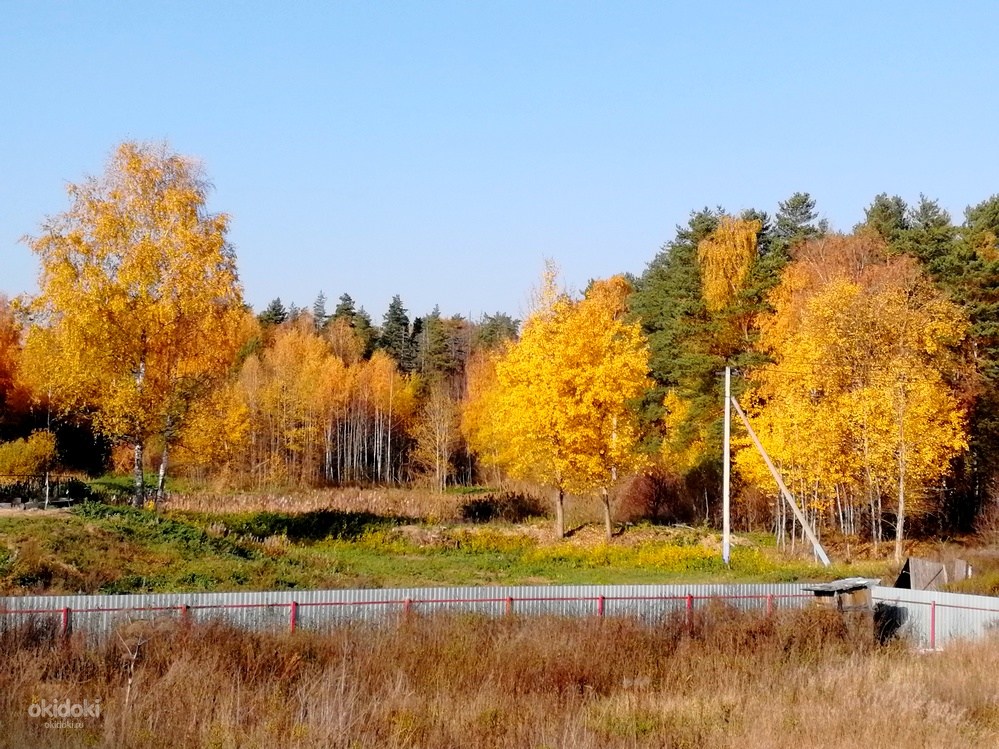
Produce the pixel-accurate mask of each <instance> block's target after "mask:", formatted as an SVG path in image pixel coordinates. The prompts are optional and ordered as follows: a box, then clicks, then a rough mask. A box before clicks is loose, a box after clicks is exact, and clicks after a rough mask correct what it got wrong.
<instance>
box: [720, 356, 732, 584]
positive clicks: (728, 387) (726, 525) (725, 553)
mask: <svg viewBox="0 0 999 749" xmlns="http://www.w3.org/2000/svg"><path fill="white" fill-rule="evenodd" d="M731 438H732V368H731V367H725V446H724V448H723V449H724V454H725V458H724V460H723V461H722V559H723V560H724V562H725V565H726V566H728V562H729V556H730V554H731V547H732V525H731V521H730V518H729V515H730V511H731V507H732V502H731V477H732V466H731V462H732V448H731Z"/></svg>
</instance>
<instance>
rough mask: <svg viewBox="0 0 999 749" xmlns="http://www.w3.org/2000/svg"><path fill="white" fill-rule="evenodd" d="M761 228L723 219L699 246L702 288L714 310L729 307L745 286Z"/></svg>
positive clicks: (753, 224)
mask: <svg viewBox="0 0 999 749" xmlns="http://www.w3.org/2000/svg"><path fill="white" fill-rule="evenodd" d="M761 228H762V225H761V224H760V222H759V221H755V220H754V221H745V220H742V219H736V218H732V217H731V216H722V218H721V220H720V221H719V222H718V228H717V229H715V230H714V231H713V232H712V233H711V234H710V235H709V236H707V237H705V238H704V239H703V240H701V243H700V244H699V245H698V246H697V261H698V263H699V264H700V267H701V289H702V293H703V295H704V301H705V303H706V304H707V307H708V309H709V310H710V311H712V312H717V311H718V310H720V309H723V308H724V307H726V306H727V305H728V304H729V303H730V302H731V301H732V299H734V298H735V295H736V294H738V293H739V291H741V290H742V288H743V287H744V286H745V283H746V279H747V278H748V276H749V269H750V266H751V265H752V262H753V259H754V258H755V257H756V235H757V234H759V232H760V229H761Z"/></svg>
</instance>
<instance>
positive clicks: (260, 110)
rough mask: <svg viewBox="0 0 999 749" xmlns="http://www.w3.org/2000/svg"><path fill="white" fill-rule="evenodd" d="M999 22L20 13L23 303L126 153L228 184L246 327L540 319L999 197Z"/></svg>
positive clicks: (2, 69) (455, 6)
mask: <svg viewBox="0 0 999 749" xmlns="http://www.w3.org/2000/svg"><path fill="white" fill-rule="evenodd" d="M997 27H999V5H997V4H996V3H994V2H965V1H962V2H950V3H944V2H933V3H930V2H914V1H912V0H910V1H908V2H842V1H841V2H823V3H820V2H780V3H778V2H761V1H758V2H738V3H737V2H711V3H708V2H684V3H670V2H666V1H665V0H662V1H660V2H650V3H633V2H622V1H620V0H619V1H616V2H606V3H589V2H573V3H570V2H543V1H540V0H528V1H526V2H498V1H497V2H468V1H465V2H447V3H445V2H419V3H416V2H391V3H389V2H373V1H371V0H369V1H367V2H356V3H355V2H322V3H320V2H316V3H303V2H292V3H286V4H279V3H275V2H268V3H247V2H160V3H157V2H150V1H148V0H142V2H134V1H133V2H120V3H112V2H89V3H85V2H72V3H70V2H61V3H56V2H44V1H41V0H32V1H31V2H11V1H10V0H0V112H2V113H3V115H2V123H0V133H2V135H0V257H2V265H0V269H2V270H0V291H2V292H5V293H6V294H8V295H14V294H18V293H21V292H31V291H32V290H34V288H35V278H36V275H37V266H36V263H35V260H34V257H33V256H32V255H31V253H30V252H29V251H28V249H27V248H26V247H25V246H24V245H23V244H21V243H19V238H20V237H21V236H23V235H25V234H31V233H35V232H37V230H38V226H39V223H40V222H41V221H42V219H43V218H44V217H45V216H46V215H51V214H54V213H57V212H59V211H61V210H63V209H64V208H65V207H66V206H67V202H66V197H65V191H64V190H65V185H66V184H67V183H69V182H74V181H79V180H81V179H82V178H84V177H85V176H86V175H88V174H97V173H99V172H100V171H101V170H102V168H103V166H104V164H105V162H106V159H107V156H108V154H109V153H110V151H111V150H112V149H113V147H114V146H115V145H116V144H117V143H118V142H120V141H122V140H125V139H136V140H152V141H162V140H166V141H168V142H169V144H170V145H171V147H172V148H173V149H174V150H176V151H178V152H181V153H184V154H188V155H191V156H196V157H198V158H199V159H201V160H202V161H203V163H204V166H205V169H206V171H207V173H208V175H209V176H210V178H211V179H212V181H213V182H214V184H215V187H216V189H215V192H214V193H213V195H212V203H211V208H212V209H213V210H218V211H225V212H227V213H229V214H231V216H232V231H231V235H230V238H231V240H232V242H233V244H234V246H235V248H236V252H237V256H238V258H239V268H240V275H241V278H242V282H243V285H244V289H245V294H246V298H247V300H248V301H249V302H250V303H251V304H252V305H253V306H254V307H255V308H256V309H258V310H259V309H261V308H262V307H263V306H264V305H266V304H267V302H268V301H270V300H271V299H273V298H274V297H281V299H282V300H283V301H285V303H289V302H295V303H297V304H299V305H303V306H304V305H309V304H311V303H312V300H313V299H314V298H315V297H316V295H317V294H318V292H319V291H320V290H322V291H324V292H325V293H326V295H327V297H329V299H330V305H329V308H330V309H332V305H333V304H334V303H335V300H336V298H337V297H338V296H339V295H340V294H341V293H343V292H345V291H346V292H348V293H350V294H351V295H352V296H353V297H354V299H355V300H356V301H357V302H358V303H359V304H361V305H363V306H365V307H366V308H367V309H368V311H369V312H370V313H371V314H372V316H373V317H374V319H375V321H376V322H380V320H381V317H382V315H383V314H384V311H385V309H386V307H387V306H388V302H389V300H390V298H391V297H392V295H393V294H399V295H401V297H402V299H403V302H404V303H405V305H406V306H407V308H408V309H409V311H410V314H411V316H416V315H421V314H425V313H426V312H428V311H430V309H431V308H432V307H433V306H434V304H439V305H440V307H441V310H442V312H444V313H445V314H454V313H460V314H471V315H472V316H473V317H478V315H479V314H480V313H482V312H495V311H504V312H508V313H510V314H512V315H514V316H521V315H522V314H523V311H524V307H525V303H526V299H527V294H528V291H529V289H530V287H531V286H532V284H534V283H535V281H536V279H537V278H538V276H539V274H540V271H541V268H542V264H543V259H544V258H545V257H551V258H554V259H555V260H557V261H558V262H559V264H560V265H561V267H562V270H563V274H564V278H565V280H566V282H567V283H568V284H570V285H572V286H575V287H576V288H582V287H583V286H585V284H586V281H587V279H589V278H594V277H604V276H608V275H611V274H614V273H618V272H624V271H630V272H634V273H641V272H642V270H643V269H644V268H645V266H646V264H647V263H648V262H649V261H650V260H651V259H652V258H653V257H654V256H655V254H656V252H657V251H658V249H659V247H660V246H661V245H662V244H663V243H664V242H665V241H667V240H668V239H670V238H671V237H672V236H673V232H674V226H675V225H676V224H677V223H680V222H684V221H685V220H686V217H687V215H688V214H689V212H690V211H691V210H692V209H695V208H700V207H703V206H705V205H710V206H715V205H722V206H724V207H725V208H727V209H729V210H731V211H738V210H741V209H743V208H749V207H756V208H759V209H762V210H766V211H768V212H770V213H773V211H774V210H775V209H776V207H777V203H778V201H780V200H783V199H785V198H787V197H788V196H789V195H790V194H792V193H793V192H795V191H798V190H801V191H807V192H810V193H811V194H812V195H813V197H814V198H815V199H816V200H817V201H818V208H819V211H820V213H821V214H822V216H824V217H825V218H827V219H828V220H829V221H830V223H831V224H832V226H833V227H834V228H838V229H842V230H849V229H850V228H851V227H852V226H853V225H854V224H855V223H856V222H858V221H859V220H860V219H861V218H862V215H863V208H864V206H866V205H867V204H868V203H869V202H870V200H871V199H872V198H873V197H874V195H876V194H877V193H879V192H882V191H886V192H888V193H890V194H895V193H897V194H899V195H901V196H902V197H903V198H905V199H906V200H908V201H910V202H911V201H914V200H916V199H917V198H918V195H919V193H920V192H925V193H926V194H928V195H929V196H930V197H934V198H938V199H939V200H940V202H941V204H942V205H943V206H944V207H945V208H947V209H948V210H950V211H951V212H952V214H953V215H954V217H955V219H960V217H961V214H962V212H963V210H964V207H965V206H966V205H968V204H969V203H977V202H979V201H981V200H983V199H985V198H987V197H989V196H990V195H992V194H993V193H995V192H999V181H997V180H999V131H997V128H996V122H997V113H999V85H997V81H999V70H997V68H999V51H997V47H996V40H995V31H996V28H997Z"/></svg>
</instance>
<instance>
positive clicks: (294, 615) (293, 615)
mask: <svg viewBox="0 0 999 749" xmlns="http://www.w3.org/2000/svg"><path fill="white" fill-rule="evenodd" d="M289 608H290V612H289V614H288V627H289V628H290V631H292V632H294V631H295V627H296V625H297V624H298V601H292V602H291V606H290V607H289Z"/></svg>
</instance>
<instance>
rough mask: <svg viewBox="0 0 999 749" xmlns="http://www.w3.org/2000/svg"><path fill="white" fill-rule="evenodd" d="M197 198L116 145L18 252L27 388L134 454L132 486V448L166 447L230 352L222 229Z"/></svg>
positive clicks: (145, 151)
mask: <svg viewBox="0 0 999 749" xmlns="http://www.w3.org/2000/svg"><path fill="white" fill-rule="evenodd" d="M207 193H208V184H207V182H206V181H205V179H204V178H203V176H202V174H201V171H200V168H199V167H198V165H197V164H195V163H194V162H193V161H191V160H190V159H187V158H185V157H183V156H178V155H176V154H172V153H170V152H169V151H168V150H167V149H166V148H165V147H162V146H148V145H140V144H136V143H123V144H122V145H121V146H119V147H118V148H117V149H116V151H115V152H114V154H113V155H112V158H111V160H110V162H109V164H108V166H107V169H106V171H105V173H104V174H103V175H102V176H101V177H98V178H90V179H88V180H87V181H85V182H83V183H82V184H74V185H70V186H69V195H70V199H71V206H70V208H69V209H68V210H67V211H66V212H65V213H62V214H60V215H58V216H56V217H54V218H52V219H50V220H48V221H47V222H46V223H45V224H44V225H43V231H42V233H41V235H40V236H38V237H34V238H32V239H30V240H29V245H30V247H31V249H32V251H33V252H34V253H35V254H36V255H37V256H38V258H39V260H40V262H41V274H40V277H39V287H40V292H41V293H40V294H39V295H38V297H37V298H35V299H34V300H33V301H32V303H31V308H30V309H31V313H32V315H33V319H34V325H33V326H32V328H31V330H30V332H29V335H28V340H27V349H28V352H29V356H30V357H31V360H32V362H33V365H34V371H35V376H36V378H37V379H38V380H39V381H40V384H41V385H43V386H44V388H45V389H46V390H48V391H50V392H51V393H52V395H53V398H54V399H55V400H56V401H57V402H58V403H61V404H62V406H63V407H64V408H66V409H80V408H88V409H92V410H93V412H94V414H95V423H96V424H97V426H98V428H100V429H101V431H103V432H104V433H105V434H107V435H108V436H110V437H112V438H114V439H123V440H127V441H129V442H130V443H132V444H133V445H135V449H136V458H137V460H136V466H137V468H136V470H137V477H138V476H141V450H142V445H143V444H144V442H145V441H146V440H147V439H149V438H150V437H152V436H159V437H162V438H163V439H165V440H166V442H167V444H169V443H170V442H171V441H172V440H173V438H174V436H175V434H176V433H177V432H178V431H179V430H180V428H181V426H182V424H183V421H184V419H185V418H186V415H187V412H188V410H189V408H190V406H191V404H192V402H193V401H194V400H195V399H196V398H197V397H199V396H201V395H202V394H204V393H205V392H207V391H208V390H209V389H210V388H211V387H212V386H213V385H214V384H215V383H216V382H218V381H219V380H220V379H222V378H223V377H224V376H225V375H226V374H227V373H228V370H229V368H230V366H231V364H232V361H233V357H234V355H235V353H236V347H237V346H238V345H239V340H238V336H237V331H238V329H239V326H240V320H241V318H242V315H243V309H242V293H241V289H240V286H239V282H238V278H237V275H236V261H235V256H234V254H233V252H232V249H231V247H230V246H229V244H228V243H227V241H226V231H227V228H228V223H229V219H228V217H227V216H226V215H224V214H210V213H208V212H207V211H206V207H205V206H206V201H207ZM141 486H142V482H141V481H138V480H137V482H136V488H137V501H141V496H140V495H141Z"/></svg>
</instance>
